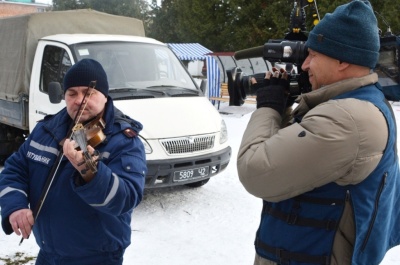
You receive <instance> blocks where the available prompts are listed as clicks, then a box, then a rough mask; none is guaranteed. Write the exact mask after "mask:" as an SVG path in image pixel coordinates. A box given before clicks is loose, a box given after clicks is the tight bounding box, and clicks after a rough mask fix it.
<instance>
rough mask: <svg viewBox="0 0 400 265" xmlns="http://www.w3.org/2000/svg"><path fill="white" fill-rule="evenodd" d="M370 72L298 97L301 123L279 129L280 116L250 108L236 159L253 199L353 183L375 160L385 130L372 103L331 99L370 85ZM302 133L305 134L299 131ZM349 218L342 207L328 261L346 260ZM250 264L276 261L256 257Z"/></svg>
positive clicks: (372, 80) (349, 253)
mask: <svg viewBox="0 0 400 265" xmlns="http://www.w3.org/2000/svg"><path fill="white" fill-rule="evenodd" d="M377 81H378V76H377V75H376V74H375V73H373V74H370V75H368V76H365V77H361V78H352V79H347V80H343V81H341V82H337V83H335V84H332V85H329V86H325V87H323V88H320V89H318V90H315V91H312V92H309V93H307V94H303V95H301V96H299V98H298V99H297V101H298V102H299V105H298V106H297V108H296V109H295V110H294V111H293V112H292V114H296V115H304V117H303V119H302V121H301V123H294V124H292V125H290V126H287V127H284V128H282V127H281V122H282V117H281V116H280V115H279V114H278V112H276V111H275V110H273V109H271V108H260V109H257V110H256V111H254V113H253V114H252V116H251V119H250V121H249V123H248V126H247V128H246V130H245V132H244V135H243V139H242V142H241V145H240V148H239V153H238V158H237V169H238V174H239V179H240V181H241V182H242V184H243V186H244V187H245V188H246V190H247V191H248V192H249V193H251V194H253V195H254V196H256V197H259V198H262V199H263V200H266V201H270V202H279V201H282V200H285V199H288V198H292V197H294V196H297V195H300V194H303V193H305V192H307V191H310V190H312V189H314V188H316V187H320V186H323V185H325V184H328V183H330V182H336V183H337V184H339V185H349V184H357V183H359V182H361V181H362V180H364V179H365V178H366V177H367V176H368V175H369V174H370V173H371V172H372V170H373V169H375V167H376V166H377V164H378V163H379V161H380V159H381V157H382V154H383V150H384V149H385V146H386V142H387V138H388V128H387V124H386V121H385V118H384V116H383V115H382V113H381V112H380V111H379V110H378V108H376V107H375V106H374V105H373V104H372V103H370V102H366V101H361V100H357V99H352V98H348V99H340V100H330V99H331V98H333V97H335V96H337V95H339V94H342V93H344V92H347V91H351V90H354V89H357V88H359V87H361V86H365V85H368V84H373V83H375V82H377ZM304 133H305V134H306V137H301V136H300V135H302V134H304ZM354 235H355V231H354V220H353V214H352V209H351V206H350V205H346V207H345V212H344V214H343V216H342V218H341V221H340V224H339V229H338V232H337V233H336V237H335V242H334V249H333V256H332V262H331V264H332V265H335V264H340V265H344V264H350V260H351V256H352V252H353V248H352V247H353V243H354ZM255 264H260V265H261V264H263V265H266V264H268V265H270V264H275V263H271V262H269V261H266V260H265V259H262V258H260V257H257V258H256V263H255Z"/></svg>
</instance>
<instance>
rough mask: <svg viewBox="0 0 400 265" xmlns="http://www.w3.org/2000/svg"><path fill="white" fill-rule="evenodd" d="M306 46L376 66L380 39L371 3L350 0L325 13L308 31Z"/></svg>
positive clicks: (346, 60) (343, 59) (349, 60)
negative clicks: (331, 11)
mask: <svg viewBox="0 0 400 265" xmlns="http://www.w3.org/2000/svg"><path fill="white" fill-rule="evenodd" d="M306 46H307V47H308V48H310V49H312V50H314V51H316V52H319V53H322V54H325V55H327V56H329V57H332V58H335V59H337V60H340V61H343V62H347V63H351V64H356V65H361V66H366V67H369V68H375V65H376V63H377V62H378V58H379V48H380V41H379V29H378V25H377V20H376V17H375V15H374V11H373V10H372V6H371V4H370V3H369V2H368V1H361V0H353V1H352V2H350V3H347V4H344V5H341V6H339V7H337V8H336V10H335V11H334V12H333V13H328V14H326V15H325V16H324V18H323V19H322V20H321V21H320V22H319V23H318V24H317V25H316V26H315V27H314V28H313V29H312V30H311V32H310V33H309V36H308V40H307V43H306Z"/></svg>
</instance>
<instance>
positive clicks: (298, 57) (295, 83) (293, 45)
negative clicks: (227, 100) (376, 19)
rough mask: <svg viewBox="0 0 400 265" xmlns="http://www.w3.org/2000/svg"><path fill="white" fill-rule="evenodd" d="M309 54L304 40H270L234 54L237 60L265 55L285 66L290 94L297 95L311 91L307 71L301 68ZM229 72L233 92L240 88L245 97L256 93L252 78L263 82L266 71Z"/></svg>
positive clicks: (279, 65)
mask: <svg viewBox="0 0 400 265" xmlns="http://www.w3.org/2000/svg"><path fill="white" fill-rule="evenodd" d="M307 56H308V51H307V49H306V47H305V42H304V41H288V40H285V39H281V40H278V39H277V40H269V41H268V42H267V43H265V44H264V45H263V46H259V47H255V48H250V49H245V50H241V51H237V52H236V53H235V55H234V57H235V59H236V60H241V59H245V58H253V57H263V58H264V60H267V61H269V62H271V63H273V64H274V66H275V67H277V68H285V70H286V72H287V73H288V77H289V82H290V96H292V97H297V96H298V95H300V94H302V93H306V92H309V91H311V85H310V83H309V81H308V74H307V72H303V71H302V70H301V65H302V64H303V62H304V60H305V59H306V58H307ZM232 73H234V71H230V72H229V73H228V72H227V75H228V87H229V80H230V79H232V80H233V82H232V86H233V87H232V92H233V91H235V90H236V91H237V90H239V91H240V93H241V95H243V96H244V98H245V97H246V96H247V95H255V92H256V91H255V90H254V87H253V86H252V85H251V78H252V77H254V78H255V79H256V81H257V83H262V82H263V80H264V77H265V73H257V74H254V75H246V74H244V73H242V72H240V71H237V70H236V73H235V76H232Z"/></svg>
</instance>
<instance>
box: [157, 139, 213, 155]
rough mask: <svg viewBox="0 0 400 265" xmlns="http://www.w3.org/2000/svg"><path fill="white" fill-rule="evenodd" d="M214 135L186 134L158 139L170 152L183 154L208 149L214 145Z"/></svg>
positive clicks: (171, 153)
mask: <svg viewBox="0 0 400 265" xmlns="http://www.w3.org/2000/svg"><path fill="white" fill-rule="evenodd" d="M214 141H215V135H212V134H208V135H199V136H187V137H179V138H171V139H165V140H160V142H161V144H162V146H163V147H164V150H165V151H166V152H167V153H168V154H170V155H173V154H185V153H193V152H199V151H204V150H208V149H211V148H213V147H214Z"/></svg>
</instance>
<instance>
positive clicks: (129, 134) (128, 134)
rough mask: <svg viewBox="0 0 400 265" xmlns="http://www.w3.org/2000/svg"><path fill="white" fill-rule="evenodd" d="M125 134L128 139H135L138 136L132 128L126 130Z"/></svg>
mask: <svg viewBox="0 0 400 265" xmlns="http://www.w3.org/2000/svg"><path fill="white" fill-rule="evenodd" d="M124 134H125V136H126V137H128V138H133V137H135V136H136V135H137V133H136V132H135V131H134V130H132V129H131V128H127V129H125V130H124Z"/></svg>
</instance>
